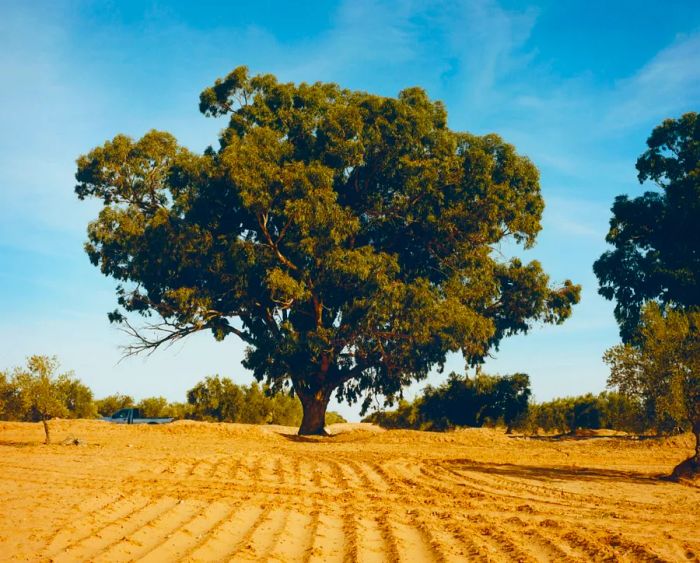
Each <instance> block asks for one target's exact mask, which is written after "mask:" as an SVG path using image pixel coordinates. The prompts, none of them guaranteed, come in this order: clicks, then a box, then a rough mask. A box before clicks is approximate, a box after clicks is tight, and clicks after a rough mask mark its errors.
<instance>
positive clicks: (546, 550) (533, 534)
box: [500, 516, 584, 563]
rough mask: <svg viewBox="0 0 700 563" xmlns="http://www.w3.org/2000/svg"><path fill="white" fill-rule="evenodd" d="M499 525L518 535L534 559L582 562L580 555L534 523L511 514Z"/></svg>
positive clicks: (570, 562) (571, 562)
mask: <svg viewBox="0 0 700 563" xmlns="http://www.w3.org/2000/svg"><path fill="white" fill-rule="evenodd" d="M500 525H501V526H502V527H504V528H509V529H510V530H511V533H512V535H514V536H517V537H519V539H520V540H521V543H522V544H523V545H525V546H526V549H527V550H528V552H529V553H531V554H532V555H533V556H534V557H535V558H536V559H546V560H549V561H562V562H565V563H583V561H584V559H583V558H582V557H580V556H579V555H577V554H576V553H573V552H572V551H571V550H569V549H566V548H565V547H564V546H563V545H562V544H561V542H555V541H553V540H552V538H551V537H549V536H548V535H547V534H546V533H543V531H541V530H540V529H538V527H539V526H538V525H537V524H535V523H528V522H525V521H523V520H522V519H521V518H519V517H518V516H512V517H510V518H507V519H506V520H504V521H503V522H501V524H500ZM543 530H544V528H543Z"/></svg>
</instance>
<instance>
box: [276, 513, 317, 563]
mask: <svg viewBox="0 0 700 563" xmlns="http://www.w3.org/2000/svg"><path fill="white" fill-rule="evenodd" d="M310 512H312V511H309V510H307V509H306V508H300V509H299V507H298V509H297V510H289V511H288V513H287V516H286V523H285V526H284V528H281V529H280V530H279V533H278V534H277V539H276V540H275V542H274V543H273V546H272V549H271V551H270V553H269V554H268V555H267V559H268V561H281V562H287V561H305V560H306V557H307V554H308V553H309V551H310V550H311V546H312V543H313V536H312V535H311V534H312V533H315V531H314V532H311V531H310V529H311V528H312V527H313V525H314V524H313V520H314V517H313V515H312V514H311V513H310Z"/></svg>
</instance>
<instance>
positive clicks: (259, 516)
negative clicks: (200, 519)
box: [210, 503, 272, 561]
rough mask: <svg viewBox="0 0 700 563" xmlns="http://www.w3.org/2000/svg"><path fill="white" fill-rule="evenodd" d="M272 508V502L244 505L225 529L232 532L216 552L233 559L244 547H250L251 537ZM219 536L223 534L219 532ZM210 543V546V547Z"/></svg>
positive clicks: (225, 557) (226, 558) (225, 558)
mask: <svg viewBox="0 0 700 563" xmlns="http://www.w3.org/2000/svg"><path fill="white" fill-rule="evenodd" d="M271 510H272V504H269V503H267V504H264V505H262V506H255V505H252V506H245V507H243V508H242V509H241V510H240V511H239V512H238V513H236V515H235V516H234V518H233V520H231V522H230V523H231V526H228V527H227V529H228V530H230V531H231V532H232V534H231V536H229V537H228V538H225V541H224V543H223V545H220V549H219V551H218V553H220V554H221V557H220V559H222V560H232V561H233V560H235V559H237V558H238V557H239V555H240V554H241V552H242V551H243V550H244V549H248V550H250V549H251V548H252V544H251V538H252V537H253V534H254V533H255V531H256V530H257V529H258V528H259V527H260V526H261V525H262V523H263V522H264V521H265V520H266V519H267V517H268V514H269V513H270V511H271ZM220 535H221V536H222V535H224V534H220ZM212 544H213V542H212V543H210V547H212Z"/></svg>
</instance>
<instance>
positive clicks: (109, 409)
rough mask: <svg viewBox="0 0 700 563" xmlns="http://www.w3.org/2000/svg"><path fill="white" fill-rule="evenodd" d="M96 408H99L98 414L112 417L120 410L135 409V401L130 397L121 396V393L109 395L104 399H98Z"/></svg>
mask: <svg viewBox="0 0 700 563" xmlns="http://www.w3.org/2000/svg"><path fill="white" fill-rule="evenodd" d="M95 406H96V407H97V412H98V413H100V414H101V415H102V416H112V415H113V414H114V413H115V412H117V411H118V410H120V409H126V408H129V407H133V406H134V399H133V398H132V397H130V396H129V395H120V394H119V393H116V394H114V395H109V396H107V397H105V398H104V399H98V400H97V401H95Z"/></svg>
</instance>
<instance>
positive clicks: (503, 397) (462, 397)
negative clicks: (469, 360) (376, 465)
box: [365, 373, 530, 430]
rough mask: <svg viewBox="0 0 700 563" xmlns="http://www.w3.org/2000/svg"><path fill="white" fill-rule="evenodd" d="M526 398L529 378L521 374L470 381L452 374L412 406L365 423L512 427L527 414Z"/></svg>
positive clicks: (402, 404)
mask: <svg viewBox="0 0 700 563" xmlns="http://www.w3.org/2000/svg"><path fill="white" fill-rule="evenodd" d="M529 397H530V379H529V377H528V376H527V375H525V374H522V373H516V374H514V375H508V376H502V377H499V376H491V375H486V374H478V375H477V376H476V377H475V378H473V379H470V378H469V377H466V376H461V375H457V374H455V373H452V374H450V376H449V378H448V380H447V382H446V383H444V384H442V385H441V386H439V387H436V388H435V387H431V386H428V387H426V389H425V390H424V391H423V394H422V396H420V397H418V398H417V399H416V400H415V401H413V402H412V403H409V402H407V401H401V402H399V406H398V409H397V410H395V411H384V412H382V411H378V412H375V413H373V414H372V415H370V416H369V417H367V418H366V419H365V420H366V421H369V422H374V423H376V424H379V425H381V426H384V427H387V428H415V429H426V430H445V429H448V428H453V427H455V426H483V425H484V424H487V423H491V424H494V423H497V422H503V423H504V424H505V425H506V426H507V427H508V428H511V427H512V425H513V424H514V423H515V422H516V421H518V420H519V419H521V418H522V417H523V416H524V415H525V413H526V412H527V408H528V398H529Z"/></svg>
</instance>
